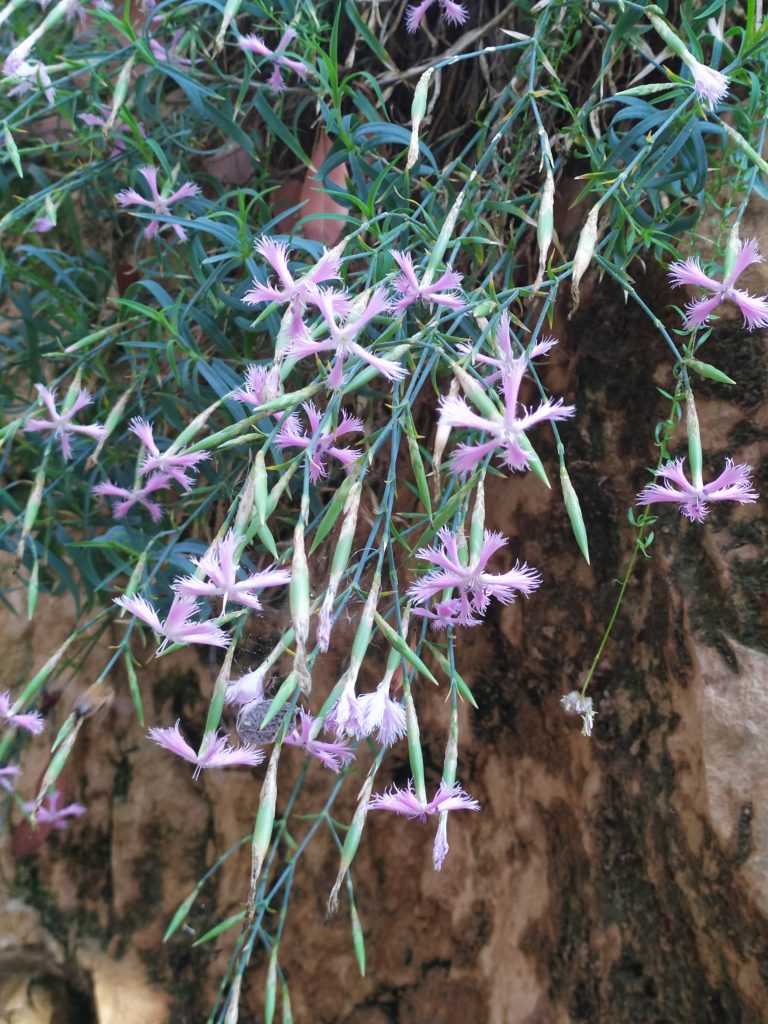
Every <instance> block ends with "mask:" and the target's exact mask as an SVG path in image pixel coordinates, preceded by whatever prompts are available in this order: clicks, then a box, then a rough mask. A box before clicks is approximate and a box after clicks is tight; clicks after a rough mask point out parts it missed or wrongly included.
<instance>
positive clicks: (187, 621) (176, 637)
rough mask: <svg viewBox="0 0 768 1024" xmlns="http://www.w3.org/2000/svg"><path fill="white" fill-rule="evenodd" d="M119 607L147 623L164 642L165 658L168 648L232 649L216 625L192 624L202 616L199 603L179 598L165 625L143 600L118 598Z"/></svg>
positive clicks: (162, 645) (208, 623) (161, 647)
mask: <svg viewBox="0 0 768 1024" xmlns="http://www.w3.org/2000/svg"><path fill="white" fill-rule="evenodd" d="M113 600H114V602H115V604H117V605H120V607H121V608H124V609H125V610H126V611H127V612H130V613H131V615H135V616H136V618H138V619H141V621H142V622H146V624H147V625H148V626H150V627H151V628H152V629H153V630H154V631H155V633H157V634H158V636H161V637H163V638H164V639H163V642H162V643H161V644H160V646H159V647H158V649H157V653H158V654H161V653H162V652H163V651H164V650H165V648H166V647H167V646H168V644H208V645H210V646H211V647H228V646H229V643H230V641H231V639H232V638H231V637H230V635H229V633H225V632H224V630H223V629H220V628H219V627H218V626H214V624H213V623H212V622H192V621H191V619H192V616H193V615H196V614H197V612H198V604H197V601H195V600H193V599H192V598H190V597H181V596H180V595H179V594H177V595H176V596H175V597H174V599H173V602H172V603H171V607H170V609H169V611H168V615H167V617H166V619H165V621H164V622H161V621H160V616H159V615H158V614H157V612H156V611H155V609H154V608H153V606H152V605H151V604H150V603H149V601H147V600H146V599H145V598H143V597H138V596H135V597H125V596H121V597H115V598H113Z"/></svg>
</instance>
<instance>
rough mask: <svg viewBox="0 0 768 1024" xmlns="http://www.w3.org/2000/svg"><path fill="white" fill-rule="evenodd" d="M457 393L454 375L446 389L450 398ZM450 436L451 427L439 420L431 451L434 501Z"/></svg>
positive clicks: (437, 499) (438, 493) (438, 499)
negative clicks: (433, 446)
mask: <svg viewBox="0 0 768 1024" xmlns="http://www.w3.org/2000/svg"><path fill="white" fill-rule="evenodd" d="M458 393H459V382H458V380H457V378H456V377H454V378H453V380H452V381H451V386H450V388H449V390H448V396H449V397H450V398H456V397H457V395H458ZM450 436H451V428H450V426H449V425H448V424H447V423H443V421H442V420H440V421H439V422H438V424H437V430H436V431H435V448H434V451H433V453H432V474H433V483H432V494H433V496H434V499H435V501H437V502H439V501H440V467H441V465H442V462H443V453H444V452H445V449H446V446H447V444H448V440H449V438H450Z"/></svg>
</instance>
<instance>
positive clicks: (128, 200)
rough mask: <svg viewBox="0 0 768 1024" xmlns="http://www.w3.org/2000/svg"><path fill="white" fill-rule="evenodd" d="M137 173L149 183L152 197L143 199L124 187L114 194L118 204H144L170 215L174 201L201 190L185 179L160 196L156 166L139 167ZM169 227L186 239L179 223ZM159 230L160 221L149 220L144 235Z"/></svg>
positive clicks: (155, 210) (158, 213) (146, 235)
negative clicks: (173, 190) (165, 194)
mask: <svg viewBox="0 0 768 1024" xmlns="http://www.w3.org/2000/svg"><path fill="white" fill-rule="evenodd" d="M139 173H140V174H141V175H143V177H144V180H145V181H146V183H147V185H149V191H150V193H151V196H152V198H151V199H145V198H144V196H142V195H141V194H140V193H139V192H137V191H136V189H134V188H124V189H123V190H122V191H121V192H118V193H117V195H116V196H115V199H116V200H117V202H118V203H119V204H120V206H146V207H147V209H149V210H151V211H152V213H154V214H156V215H157V216H159V217H171V216H173V213H172V210H171V207H172V206H173V204H174V203H178V202H179V200H181V199H190V198H191V197H192V196H197V195H199V194H200V191H201V189H200V186H199V185H195V183H194V182H192V181H185V182H184V184H183V185H180V186H179V188H177V189H176V191H175V192H172V193H171V194H170V195H169V196H162V195H161V194H160V191H159V188H158V184H157V168H156V167H151V166H146V167H140V168H139ZM171 227H172V228H173V230H174V231H175V232H176V235H177V237H178V238H179V239H180V240H181V241H182V242H183V241H185V240H186V238H187V232H186V231H185V229H184V228H183V227H182V226H181V224H171ZM159 230H160V221H158V220H151V221H150V222H149V224H147V226H146V228H145V229H144V237H145V238H154V237H155V235H156V234H157V233H158V231H159Z"/></svg>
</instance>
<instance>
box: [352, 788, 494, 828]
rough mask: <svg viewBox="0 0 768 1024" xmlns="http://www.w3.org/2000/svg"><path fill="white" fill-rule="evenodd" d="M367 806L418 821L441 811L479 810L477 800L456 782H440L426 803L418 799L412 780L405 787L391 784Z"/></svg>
mask: <svg viewBox="0 0 768 1024" xmlns="http://www.w3.org/2000/svg"><path fill="white" fill-rule="evenodd" d="M368 807H369V809H370V810H372V811H394V813H395V814H402V815H404V816H405V817H406V818H418V819H419V821H426V820H427V815H429V814H441V813H442V812H443V811H479V810H480V804H479V803H478V802H477V800H475V799H473V798H472V797H471V796H469V795H468V794H467V793H465V792H464V790H463V789H462V788H461V786H460V785H459V784H458V783H456V784H455V785H454V786H446V784H445V783H444V782H441V783H440V787H439V789H438V791H437V793H436V794H435V795H434V796H433V797H432V799H431V800H429V801H427V803H422V802H421V801H420V800H419V798H418V797H417V796H416V791H415V790H414V788H413V782H409V783H408V785H407V786H406V788H405V789H398V787H397V786H392V787H391V788H390V789H388V790H387V791H386V792H385V793H379V794H377V795H376V796H374V797H372V798H371V800H370V801H369V803H368Z"/></svg>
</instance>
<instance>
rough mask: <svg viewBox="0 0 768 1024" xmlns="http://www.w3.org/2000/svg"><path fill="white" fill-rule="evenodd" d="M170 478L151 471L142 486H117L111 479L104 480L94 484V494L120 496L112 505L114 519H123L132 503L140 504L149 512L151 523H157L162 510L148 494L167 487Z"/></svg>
mask: <svg viewBox="0 0 768 1024" xmlns="http://www.w3.org/2000/svg"><path fill="white" fill-rule="evenodd" d="M170 481H171V478H170V476H168V474H167V473H153V474H152V475H151V476H150V478H149V479H148V480H147V482H146V483H145V484H144V486H143V487H135V488H128V487H118V486H117V484H113V483H112V481H111V480H105V481H104V483H103V484H96V486H95V487H94V488H93V493H94V494H99V495H101V496H102V497H105V498H122V499H123V500H122V501H118V502H117V503H116V504H115V505H113V506H112V517H113V518H114V519H125V517H126V516H127V515H128V513H129V512H130V510H131V509H132V508H133V506H134V505H137V504H138V505H142V506H143V507H144V508H145V509H146V510H147V512H149V514H150V517H151V519H152V522H153V523H159V522H160V520H161V519H162V518H163V510H162V508H161V507H160V505H158V504H157V502H156V501H150V499H149V497H148V495H150V494H154V493H155V491H162V490H165V488H167V487H168V485H169V484H170Z"/></svg>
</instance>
